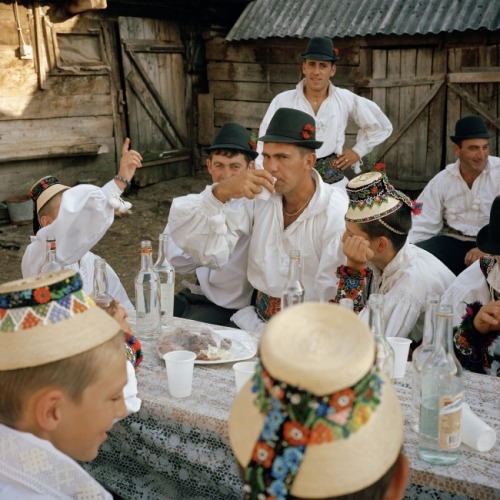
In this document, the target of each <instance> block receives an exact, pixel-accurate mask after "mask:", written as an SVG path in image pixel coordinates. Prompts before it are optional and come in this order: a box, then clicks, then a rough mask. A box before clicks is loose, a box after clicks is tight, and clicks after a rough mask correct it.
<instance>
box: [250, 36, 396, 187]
mask: <svg viewBox="0 0 500 500" xmlns="http://www.w3.org/2000/svg"><path fill="white" fill-rule="evenodd" d="M300 56H301V57H302V59H303V63H302V73H303V75H304V78H303V79H302V80H301V81H300V82H299V83H298V84H297V86H296V88H295V89H294V90H287V91H285V92H282V93H281V94H278V95H277V96H276V97H275V98H274V99H273V100H272V101H271V104H270V105H269V108H268V110H267V112H266V114H265V116H264V119H263V120H262V123H261V125H260V129H259V136H262V135H264V134H265V133H266V130H267V127H268V125H269V122H270V120H271V118H272V117H273V116H274V113H275V112H276V110H277V109H279V108H284V107H287V108H293V109H299V110H301V111H304V112H306V113H309V114H310V115H312V116H314V117H315V120H316V132H317V137H318V140H320V141H322V142H323V145H322V146H321V147H319V148H318V149H317V150H316V155H317V160H316V165H315V168H316V170H317V171H318V172H319V174H320V175H321V177H322V179H323V180H324V181H325V182H327V183H329V184H332V183H335V182H339V181H342V184H345V183H347V180H346V179H345V178H344V170H345V169H346V168H347V167H349V166H356V165H359V162H360V160H361V158H362V157H363V156H365V155H366V154H368V153H369V152H370V151H371V150H372V149H373V148H374V147H375V146H376V145H377V144H380V143H381V142H383V141H385V139H387V138H388V137H389V136H390V135H391V133H392V125H391V122H390V121H389V119H388V118H387V116H385V114H384V113H383V112H382V111H381V109H380V108H379V107H378V106H377V105H376V104H375V103H374V102H372V101H370V100H368V99H365V98H364V97H360V96H358V95H356V94H354V93H352V92H350V91H349V90H346V89H341V88H338V87H335V86H334V85H333V84H332V83H331V82H330V79H331V78H332V77H333V76H334V75H335V72H336V71H337V66H336V65H335V63H336V62H337V61H338V60H339V57H338V56H337V54H336V51H335V49H334V48H333V43H332V41H331V40H330V39H329V38H324V37H316V38H311V40H310V42H309V45H308V46H307V49H306V51H305V52H304V53H302V54H300ZM349 118H351V119H353V120H354V121H355V123H356V124H357V125H358V127H359V130H358V134H357V137H356V144H355V145H354V146H353V148H352V149H344V142H345V130H346V128H347V122H348V120H349ZM258 151H259V152H261V151H262V145H259V148H258Z"/></svg>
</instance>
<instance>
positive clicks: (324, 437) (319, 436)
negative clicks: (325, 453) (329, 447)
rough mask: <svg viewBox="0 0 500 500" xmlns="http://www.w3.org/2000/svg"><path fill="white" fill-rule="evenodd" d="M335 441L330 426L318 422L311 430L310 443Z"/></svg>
mask: <svg viewBox="0 0 500 500" xmlns="http://www.w3.org/2000/svg"><path fill="white" fill-rule="evenodd" d="M332 441H333V433H332V430H331V429H330V427H328V426H327V425H325V424H323V423H322V422H318V423H317V424H316V425H315V426H314V428H313V429H312V431H311V436H310V438H309V444H321V443H331V442H332Z"/></svg>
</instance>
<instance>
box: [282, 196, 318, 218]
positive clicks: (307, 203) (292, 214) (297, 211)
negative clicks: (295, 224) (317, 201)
mask: <svg viewBox="0 0 500 500" xmlns="http://www.w3.org/2000/svg"><path fill="white" fill-rule="evenodd" d="M314 193H315V191H313V194H312V195H311V197H310V198H309V199H308V200H307V201H306V202H305V203H304V205H302V206H301V207H300V208H299V209H297V210H295V212H292V213H291V214H289V213H288V212H287V211H286V210H285V205H283V213H284V214H285V215H286V216H287V217H294V216H295V215H297V214H298V213H300V212H302V210H304V208H306V207H307V205H309V202H310V201H311V200H312V197H313V196H314Z"/></svg>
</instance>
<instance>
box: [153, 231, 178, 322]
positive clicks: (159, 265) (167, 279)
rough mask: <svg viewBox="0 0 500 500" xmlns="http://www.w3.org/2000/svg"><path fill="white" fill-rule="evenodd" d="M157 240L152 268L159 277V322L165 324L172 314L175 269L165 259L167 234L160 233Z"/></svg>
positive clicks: (169, 320) (170, 319)
mask: <svg viewBox="0 0 500 500" xmlns="http://www.w3.org/2000/svg"><path fill="white" fill-rule="evenodd" d="M159 242H160V246H159V249H158V260H157V261H156V262H155V265H154V270H155V271H156V272H157V274H158V276H159V277H160V299H161V304H160V309H161V324H162V325H165V326H166V325H168V324H169V323H170V322H171V321H172V318H173V316H174V295H175V269H174V268H173V267H172V265H171V264H170V262H169V261H168V259H167V247H168V235H166V234H160V238H159Z"/></svg>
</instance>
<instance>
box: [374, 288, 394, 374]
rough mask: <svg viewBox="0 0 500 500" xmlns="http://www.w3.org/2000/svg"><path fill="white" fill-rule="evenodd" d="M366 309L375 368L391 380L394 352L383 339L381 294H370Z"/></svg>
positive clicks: (382, 297)
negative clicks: (373, 350)
mask: <svg viewBox="0 0 500 500" xmlns="http://www.w3.org/2000/svg"><path fill="white" fill-rule="evenodd" d="M368 307H369V310H370V329H371V331H372V334H373V338H374V340H375V350H376V351H375V366H376V367H377V368H378V370H380V371H381V372H382V373H384V374H385V375H386V376H387V378H388V379H389V380H392V378H393V372H394V350H393V349H392V346H391V344H389V342H388V340H387V338H386V337H385V322H384V296H383V295H382V294H381V293H372V294H371V295H370V300H369V301H368Z"/></svg>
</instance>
